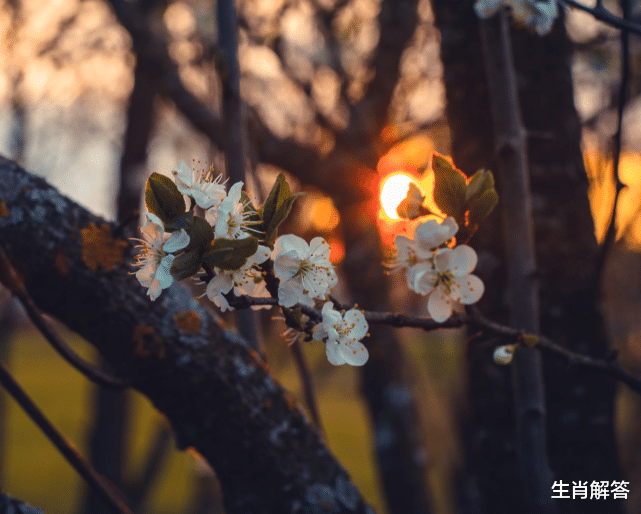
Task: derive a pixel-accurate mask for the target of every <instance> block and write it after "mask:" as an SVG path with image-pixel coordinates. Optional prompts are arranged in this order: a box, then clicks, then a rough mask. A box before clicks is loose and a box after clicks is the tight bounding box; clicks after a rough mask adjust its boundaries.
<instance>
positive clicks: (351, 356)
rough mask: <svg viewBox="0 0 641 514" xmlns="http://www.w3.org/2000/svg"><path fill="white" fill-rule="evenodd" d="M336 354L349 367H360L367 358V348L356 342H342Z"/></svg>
mask: <svg viewBox="0 0 641 514" xmlns="http://www.w3.org/2000/svg"><path fill="white" fill-rule="evenodd" d="M338 353H339V354H340V356H341V357H342V358H343V360H344V361H345V362H347V364H349V365H351V366H362V365H363V364H365V363H366V362H367V359H368V358H369V352H368V351H367V348H365V346H364V345H363V343H360V342H358V341H351V340H350V341H342V342H341V343H340V345H339V347H338Z"/></svg>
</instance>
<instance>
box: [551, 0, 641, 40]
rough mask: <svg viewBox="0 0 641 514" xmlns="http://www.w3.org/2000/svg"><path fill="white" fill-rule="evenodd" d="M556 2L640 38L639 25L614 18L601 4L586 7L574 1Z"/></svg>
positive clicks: (562, 0) (563, 0)
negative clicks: (588, 14) (574, 8)
mask: <svg viewBox="0 0 641 514" xmlns="http://www.w3.org/2000/svg"><path fill="white" fill-rule="evenodd" d="M558 2H559V4H561V5H562V6H571V7H576V8H577V9H580V10H582V11H585V12H587V13H590V14H591V15H592V16H594V17H595V18H596V19H597V20H600V21H602V22H604V23H607V24H608V25H611V26H613V27H616V28H618V29H626V30H629V31H630V32H631V33H633V34H637V35H639V36H641V25H639V24H638V23H634V22H632V21H629V20H626V19H622V18H619V17H618V16H615V15H614V14H612V13H611V12H610V11H608V10H607V9H606V8H605V7H603V3H602V2H597V5H596V7H588V6H587V5H583V4H582V3H580V2H577V1H576V0H558Z"/></svg>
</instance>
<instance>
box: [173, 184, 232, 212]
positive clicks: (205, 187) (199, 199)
mask: <svg viewBox="0 0 641 514" xmlns="http://www.w3.org/2000/svg"><path fill="white" fill-rule="evenodd" d="M211 186H213V187H211ZM178 190H180V188H178ZM181 193H182V191H181ZM185 194H186V193H185ZM188 196H191V197H192V198H193V199H194V201H195V202H196V204H197V205H198V207H200V208H202V209H209V208H210V207H213V206H214V205H216V204H217V203H218V202H220V200H221V199H222V198H224V196H225V188H224V186H222V185H221V184H207V183H205V184H200V187H199V189H193V190H191V191H190V194H189V195H188Z"/></svg>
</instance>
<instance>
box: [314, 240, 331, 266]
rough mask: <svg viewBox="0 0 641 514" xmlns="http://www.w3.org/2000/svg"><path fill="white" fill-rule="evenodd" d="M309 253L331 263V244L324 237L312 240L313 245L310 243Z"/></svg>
mask: <svg viewBox="0 0 641 514" xmlns="http://www.w3.org/2000/svg"><path fill="white" fill-rule="evenodd" d="M309 251H310V254H311V255H312V256H313V257H316V258H322V259H325V260H326V261H328V262H329V252H330V248H329V244H328V243H327V241H325V239H323V238H322V237H315V238H314V239H312V241H311V243H309ZM314 261H315V259H314Z"/></svg>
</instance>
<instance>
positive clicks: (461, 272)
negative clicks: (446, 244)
mask: <svg viewBox="0 0 641 514" xmlns="http://www.w3.org/2000/svg"><path fill="white" fill-rule="evenodd" d="M477 262H478V256H477V255H476V252H475V251H474V249H473V248H472V247H470V246H467V245H459V246H457V247H456V248H454V250H452V251H451V253H450V254H449V263H448V267H449V269H450V271H451V272H452V274H453V275H454V276H455V277H463V276H465V275H467V274H469V273H471V272H472V271H473V270H474V268H475V267H476V263H477Z"/></svg>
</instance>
